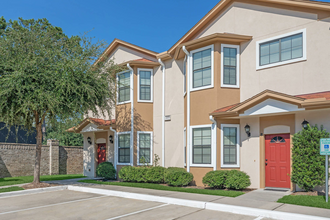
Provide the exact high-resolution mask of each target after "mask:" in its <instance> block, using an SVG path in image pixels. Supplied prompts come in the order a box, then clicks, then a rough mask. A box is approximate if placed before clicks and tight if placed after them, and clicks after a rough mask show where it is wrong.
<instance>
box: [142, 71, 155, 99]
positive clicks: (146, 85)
mask: <svg viewBox="0 0 330 220" xmlns="http://www.w3.org/2000/svg"><path fill="white" fill-rule="evenodd" d="M152 82H153V70H152V69H138V101H139V102H152V98H153V97H152V93H153V91H152V90H153V83H152Z"/></svg>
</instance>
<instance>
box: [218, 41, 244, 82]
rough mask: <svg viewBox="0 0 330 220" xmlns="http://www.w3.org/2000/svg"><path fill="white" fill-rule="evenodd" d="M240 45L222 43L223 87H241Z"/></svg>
mask: <svg viewBox="0 0 330 220" xmlns="http://www.w3.org/2000/svg"><path fill="white" fill-rule="evenodd" d="M239 53H240V47H239V46H238V45H229V44H221V87H230V88H239Z"/></svg>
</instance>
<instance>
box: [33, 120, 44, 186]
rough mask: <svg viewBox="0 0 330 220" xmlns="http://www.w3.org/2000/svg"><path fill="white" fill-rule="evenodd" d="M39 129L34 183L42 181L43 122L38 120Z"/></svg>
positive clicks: (37, 126) (37, 127)
mask: <svg viewBox="0 0 330 220" xmlns="http://www.w3.org/2000/svg"><path fill="white" fill-rule="evenodd" d="M36 129H37V137H36V139H37V145H36V158H35V159H36V160H35V163H34V179H33V183H35V184H39V183H40V160H41V148H42V123H40V122H39V121H37V122H36Z"/></svg>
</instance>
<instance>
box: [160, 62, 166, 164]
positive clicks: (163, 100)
mask: <svg viewBox="0 0 330 220" xmlns="http://www.w3.org/2000/svg"><path fill="white" fill-rule="evenodd" d="M158 62H159V63H160V65H161V66H162V68H163V83H162V166H163V167H165V64H164V63H163V62H162V60H161V59H158Z"/></svg>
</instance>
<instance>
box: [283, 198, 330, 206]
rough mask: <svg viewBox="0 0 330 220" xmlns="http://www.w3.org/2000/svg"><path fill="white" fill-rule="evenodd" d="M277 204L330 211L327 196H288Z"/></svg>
mask: <svg viewBox="0 0 330 220" xmlns="http://www.w3.org/2000/svg"><path fill="white" fill-rule="evenodd" d="M277 202H280V203H287V204H293V205H302V206H309V207H318V208H325V209H330V203H326V202H325V196H307V195H296V196H295V195H288V196H284V197H282V198H280V199H279V200H278V201H277Z"/></svg>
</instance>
